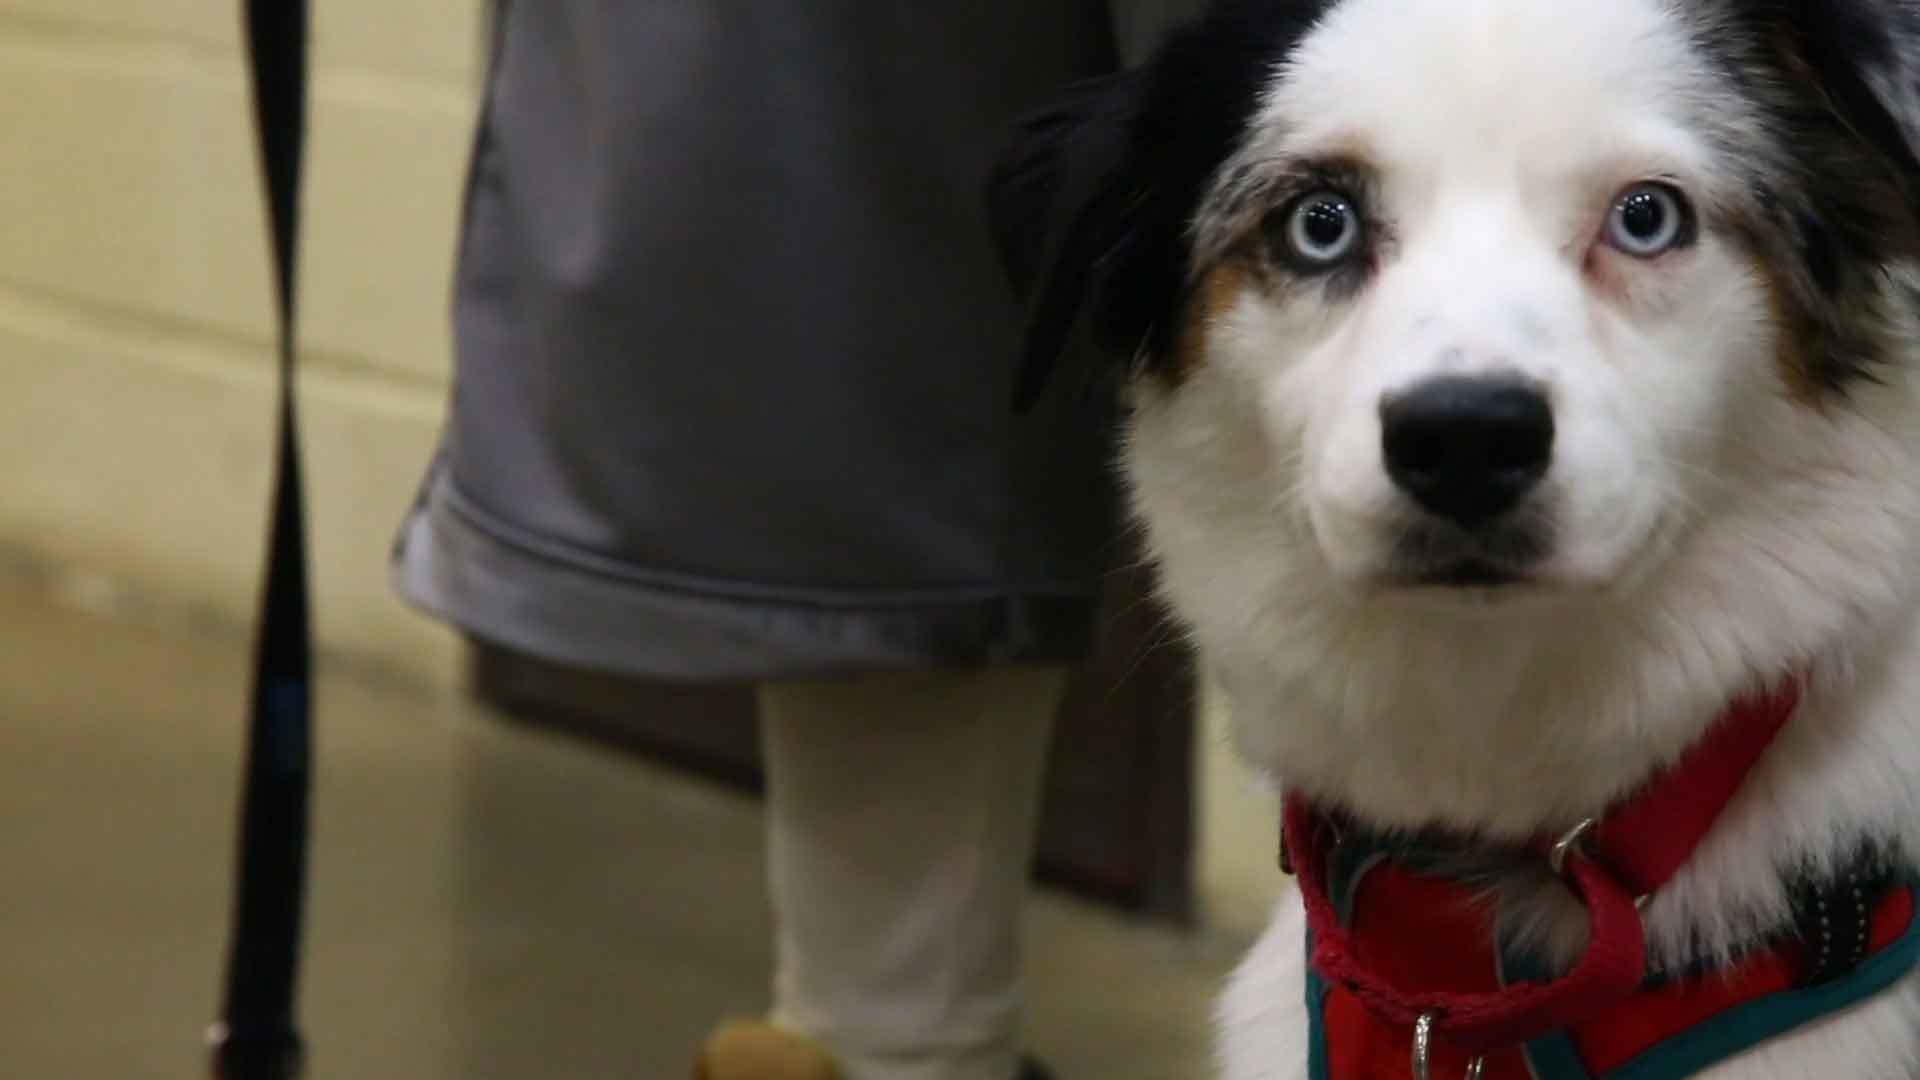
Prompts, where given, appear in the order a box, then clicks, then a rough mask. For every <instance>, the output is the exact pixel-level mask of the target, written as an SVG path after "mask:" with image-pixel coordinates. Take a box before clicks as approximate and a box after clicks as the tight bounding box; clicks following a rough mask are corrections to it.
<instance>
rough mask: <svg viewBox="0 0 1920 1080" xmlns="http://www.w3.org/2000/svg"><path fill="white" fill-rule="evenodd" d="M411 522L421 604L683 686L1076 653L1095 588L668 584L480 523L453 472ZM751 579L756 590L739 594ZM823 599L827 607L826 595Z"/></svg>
mask: <svg viewBox="0 0 1920 1080" xmlns="http://www.w3.org/2000/svg"><path fill="white" fill-rule="evenodd" d="M438 479H439V480H440V481H441V482H440V483H433V482H431V481H430V482H429V491H428V492H427V493H426V496H425V497H423V498H422V499H421V500H420V502H419V503H418V504H417V505H416V506H415V508H414V510H413V512H412V513H411V514H410V515H409V516H408V518H407V521H406V522H405V523H404V524H403V526H402V528H401V535H400V538H399V542H398V543H397V544H396V545H395V554H394V561H393V571H392V572H393V583H394V588H395V589H396V591H398V592H399V593H400V595H401V596H402V597H403V598H405V599H406V600H407V601H408V602H409V603H411V604H413V605H414V606H416V607H418V608H420V609H421V610H423V611H425V612H426V613H428V614H430V615H433V616H435V617H437V618H439V619H442V620H444V621H446V622H448V623H451V624H453V625H454V626H456V627H458V628H459V629H461V630H463V631H465V632H467V633H468V634H471V635H473V636H474V637H477V638H480V639H483V640H485V641H488V642H490V643H493V644H496V645H501V646H505V647H507V648H510V649H515V650H518V651H521V652H525V653H528V654H529V655H532V656H536V657H539V658H541V659H544V660H550V661H554V662H557V663H562V664H569V665H573V666H578V667H586V668H593V669H597V670H604V671H613V672H619V673H622V674H627V675H635V676H641V677H646V678H657V679H670V680H676V681H681V680H683V681H697V682H731V681H758V680H763V679H782V678H792V679H799V678H822V677H832V676H836V675H850V674H858V673H862V672H872V671H889V670H903V669H915V668H929V667H980V666H987V665H995V664H1026V663H1032V664H1043V663H1044V664H1057V663H1070V662H1073V661H1075V660H1078V659H1080V658H1081V657H1083V656H1084V655H1085V654H1086V652H1087V649H1088V647H1089V643H1090V638H1091V633H1092V622H1093V607H1094V598H1093V596H1092V595H1091V593H1090V592H1074V591H1070V590H1068V589H1064V588H1062V589H1037V590H1023V589H1017V588H1014V589H1005V590H1000V591H991V590H974V589H956V590H932V591H928V590H915V591H909V592H893V591H888V590H872V591H871V592H867V591H861V590H849V591H848V592H846V593H835V594H831V595H830V596H823V595H822V593H821V590H817V589H815V590H808V591H807V592H806V593H805V594H804V595H801V596H788V597H783V596H779V595H775V594H773V590H771V589H770V588H769V587H766V586H760V585H744V586H743V585H740V584H737V583H730V582H717V583H714V584H713V586H712V587H711V588H703V587H702V583H701V582H699V581H698V580H697V579H688V578H687V577H686V576H685V575H671V580H670V581H662V580H660V576H659V575H655V574H652V573H649V572H648V571H646V570H644V569H642V568H636V567H630V566H626V565H624V564H618V563H614V562H612V561H611V560H608V559H606V558H605V557H603V556H597V555H590V554H588V553H584V552H573V551H570V550H568V549H566V548H565V547H564V546H562V545H558V544H554V543H550V542H541V543H539V544H538V545H537V547H536V546H535V545H532V544H529V543H528V542H527V540H528V538H526V537H522V536H517V535H516V536H512V537H506V536H501V535H499V534H498V532H499V530H497V529H495V528H491V527H489V525H488V524H486V523H482V522H480V521H477V520H476V519H475V518H476V515H474V514H472V513H470V512H467V508H464V507H461V506H459V505H457V496H454V497H452V498H449V495H450V492H449V491H448V485H446V484H445V483H444V477H440V478H438ZM744 590H751V593H752V594H751V595H746V594H743V592H744ZM823 601H826V602H823Z"/></svg>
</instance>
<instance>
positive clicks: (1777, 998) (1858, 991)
mask: <svg viewBox="0 0 1920 1080" xmlns="http://www.w3.org/2000/svg"><path fill="white" fill-rule="evenodd" d="M1907 888H1909V889H1913V888H1914V885H1913V883H1912V882H1909V883H1908V884H1907ZM1917 898H1920V897H1917ZM1916 962H1920V911H1916V912H1915V915H1914V919H1913V921H1912V922H1910V923H1908V924H1907V929H1906V932H1905V933H1904V934H1901V935H1900V938H1899V940H1898V941H1895V942H1894V943H1893V944H1892V945H1889V946H1887V947H1886V948H1884V949H1882V950H1880V951H1879V952H1878V953H1876V954H1875V955H1873V956H1871V957H1869V958H1868V959H1867V960H1866V962H1864V963H1862V964H1861V965H1860V966H1859V967H1858V968H1856V969H1855V970H1854V972H1853V974H1851V975H1848V976H1847V977H1846V978H1844V979H1840V980H1837V981H1835V982H1830V983H1827V984H1826V985H1824V986H1810V987H1807V988H1805V989H1801V990H1785V991H1782V992H1780V993H1778V994H1770V995H1768V996H1767V997H1763V998H1760V999H1758V1000H1755V1001H1749V1002H1747V1003H1746V1004H1745V1005H1740V1006H1736V1007H1735V1008H1732V1009H1728V1010H1727V1011H1726V1012H1724V1013H1721V1014H1720V1015H1719V1016H1716V1017H1714V1018H1713V1019H1712V1020H1709V1021H1707V1022H1706V1023H1704V1024H1702V1025H1700V1026H1699V1027H1697V1028H1693V1029H1692V1030H1690V1031H1686V1032H1682V1033H1681V1034H1679V1035H1675V1036H1674V1037H1673V1038H1671V1039H1668V1040H1667V1041H1665V1042H1663V1043H1660V1044H1659V1045H1657V1046H1654V1047H1652V1048H1651V1049H1649V1050H1647V1052H1646V1053H1643V1054H1641V1055H1640V1056H1639V1057H1637V1058H1634V1059H1633V1060H1632V1061H1629V1062H1627V1063H1626V1064H1625V1065H1623V1066H1621V1067H1620V1068H1618V1069H1616V1070H1614V1071H1613V1072H1610V1073H1608V1074H1607V1075H1606V1077H1605V1080H1668V1078H1669V1077H1683V1076H1692V1075H1693V1074H1695V1073H1697V1072H1699V1071H1700V1070H1701V1069H1704V1068H1706V1067H1708V1066H1709V1065H1713V1064H1716V1063H1718V1062H1721V1061H1725V1060H1726V1059H1727V1058H1730V1057H1732V1056H1734V1055H1735V1054H1738V1053H1740V1052H1742V1051H1744V1050H1749V1049H1752V1048H1753V1047H1755V1046H1758V1045H1760V1044H1761V1043H1763V1042H1766V1041H1767V1040H1769V1039H1773V1038H1777V1037H1778V1036H1781V1035H1785V1034H1787V1033H1788V1032H1790V1031H1794V1030H1797V1029H1799V1028H1801V1027H1804V1026H1806V1025H1807V1024H1810V1023H1813V1022H1814V1021H1815V1020H1821V1019H1824V1018H1826V1017H1828V1016H1832V1015H1833V1014H1835V1013H1837V1012H1840V1011H1841V1010H1843V1009H1847V1008H1850V1007H1852V1006H1854V1005H1858V1004H1860V1003H1861V1002H1863V1001H1865V1000H1867V999H1868V998H1870V997H1872V996H1873V995H1875V994H1877V993H1879V992H1880V991H1882V990H1885V989H1886V988H1887V987H1889V986H1892V985H1893V984H1894V983H1895V982H1897V981H1899V979H1900V977H1901V976H1903V975H1905V974H1907V973H1908V972H1910V971H1912V970H1913V968H1914V964H1915V963H1916ZM1543 1080H1544V1078H1543Z"/></svg>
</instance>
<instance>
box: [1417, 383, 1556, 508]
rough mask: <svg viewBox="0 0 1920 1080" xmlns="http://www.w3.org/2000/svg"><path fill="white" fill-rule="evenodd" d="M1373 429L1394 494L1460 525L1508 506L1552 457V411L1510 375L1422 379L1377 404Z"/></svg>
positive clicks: (1537, 479)
mask: <svg viewBox="0 0 1920 1080" xmlns="http://www.w3.org/2000/svg"><path fill="white" fill-rule="evenodd" d="M1380 429H1381V440H1382V443H1383V446H1384V448H1385V450H1386V460H1387V475H1389V476H1391V477H1392V478H1393V482H1394V483H1395V484H1396V485H1398V486H1399V488H1400V490H1402V491H1404V492H1406V493H1407V494H1408V495H1410V496H1412V497H1413V500H1414V501H1415V502H1417V503H1419V504H1420V505H1421V506H1422V507H1425V508H1426V509H1427V510H1428V511H1430V512H1432V513H1434V514H1437V515H1439V516H1440V517H1443V518H1447V519H1448V520H1450V521H1455V522H1458V523H1459V524H1461V525H1464V526H1467V527H1468V528H1473V527H1476V526H1479V525H1483V524H1485V523H1486V522H1488V521H1490V520H1491V519H1493V518H1495V517H1498V516H1499V515H1501V514H1503V513H1505V512H1507V511H1508V510H1511V509H1513V507H1514V505H1515V504H1516V503H1518V502H1519V501H1520V499H1521V497H1522V496H1524V495H1526V493H1527V492H1528V491H1530V490H1532V489H1533V487H1534V485H1535V484H1538V483H1539V482H1540V478H1541V477H1542V476H1544V475H1546V472H1547V465H1548V464H1549V463H1550V462H1551V460H1552V458H1553V408H1552V406H1550V405H1549V404H1548V403H1547V399H1546V395H1544V394H1542V393H1541V392H1540V391H1539V389H1537V388H1536V387H1534V386H1533V385H1532V384H1530V383H1527V382H1524V381H1522V380H1520V379H1517V378H1511V377H1485V376H1482V377H1464V376H1445V377H1441V378H1436V379H1431V380H1428V381H1427V382H1423V383H1420V384H1419V385H1417V386H1415V387H1414V388H1413V389H1411V390H1409V391H1407V392H1406V393H1404V394H1398V395H1394V396H1391V397H1388V398H1386V399H1385V400H1383V401H1382V402H1381V403H1380Z"/></svg>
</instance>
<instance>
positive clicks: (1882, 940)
mask: <svg viewBox="0 0 1920 1080" xmlns="http://www.w3.org/2000/svg"><path fill="white" fill-rule="evenodd" d="M1873 900H1874V902H1873V904H1872V907H1871V912H1872V914H1871V917H1870V921H1869V922H1868V924H1867V926H1866V931H1867V941H1866V943H1865V946H1866V948H1865V952H1866V954H1867V955H1870V956H1873V955H1879V954H1880V953H1881V952H1882V951H1883V950H1886V949H1888V948H1890V947H1892V946H1893V945H1894V943H1895V942H1896V941H1897V940H1898V939H1900V938H1901V937H1902V936H1903V935H1904V934H1906V933H1907V931H1908V929H1909V927H1910V926H1911V924H1912V921H1913V918H1914V896H1913V892H1912V890H1911V889H1910V888H1908V887H1907V886H1905V885H1899V884H1896V885H1894V886H1892V887H1888V888H1884V889H1883V890H1882V891H1880V892H1879V895H1878V896H1877V897H1875V898H1873ZM1488 915H1489V912H1488V909H1487V907H1486V905H1485V904H1484V903H1481V902H1480V901H1479V898H1478V897H1476V896H1475V895H1474V892H1473V890H1472V889H1471V888H1468V887H1467V886H1464V885H1461V884H1459V883H1457V882H1454V881H1449V880H1446V879H1443V878H1436V877H1428V876H1424V875H1421V874H1418V873H1415V872H1412V871H1409V870H1407V869H1405V868H1403V867H1402V866H1399V865H1397V864H1395V863H1393V862H1385V863H1382V864H1380V865H1378V866H1376V867H1375V868H1374V869H1372V870H1371V871H1370V872H1368V873H1366V874H1365V875H1364V877H1362V878H1361V879H1360V881H1359V883H1358V885H1357V887H1356V889H1355V892H1354V895H1353V899H1352V909H1351V913H1350V918H1351V921H1352V923H1353V925H1355V926H1357V927H1358V928H1359V931H1358V935H1357V937H1356V939H1355V945H1356V947H1357V948H1358V949H1359V950H1360V956H1361V957H1362V959H1363V961H1364V962H1365V963H1366V964H1368V965H1369V966H1373V967H1376V968H1378V969H1380V970H1382V971H1386V972H1391V973H1392V974H1393V975H1394V976H1395V977H1396V978H1399V979H1402V980H1405V981H1409V982H1417V983H1418V984H1420V985H1424V986H1431V987H1439V988H1444V989H1447V990H1452V991H1455V992H1463V993H1464V992H1486V993H1492V992H1495V991H1497V990H1498V989H1499V986H1500V970H1499V962H1498V961H1497V960H1496V959H1495V955H1494V951H1495V950H1494V947H1493V944H1492V943H1493V928H1492V926H1491V924H1490V920H1489V918H1488ZM1814 951H1815V950H1814V948H1813V946H1812V945H1811V944H1810V943H1809V942H1807V941H1804V940H1801V939H1800V938H1798V937H1787V938H1783V939H1782V940H1781V941H1779V942H1778V943H1777V944H1775V945H1774V946H1773V947H1771V948H1767V949H1762V950H1759V951H1756V952H1754V953H1751V954H1749V955H1747V956H1746V957H1744V958H1742V959H1741V960H1739V961H1738V962H1736V963H1734V964H1733V965H1731V966H1729V967H1726V968H1721V969H1718V970H1714V971H1709V972H1701V973H1698V974H1693V975H1689V976H1687V977H1683V978H1675V979H1672V980H1668V981H1659V982H1655V983H1653V984H1648V985H1643V986H1642V987H1640V988H1639V989H1638V990H1636V991H1635V993H1634V994H1633V996H1632V997H1630V998H1628V999H1626V1000H1624V1001H1621V1002H1617V1003H1615V1004H1612V1005H1609V1006H1608V1007H1606V1008H1605V1009H1602V1010H1600V1011H1599V1012H1598V1013H1596V1014H1595V1015H1594V1016H1593V1017H1591V1018H1590V1019H1588V1020H1586V1021H1584V1022H1582V1023H1581V1024H1579V1025H1577V1026H1574V1027H1572V1028H1569V1029H1568V1030H1567V1035H1568V1038H1569V1041H1570V1046H1571V1048H1572V1050H1573V1051H1574V1052H1575V1053H1577V1055H1578V1057H1579V1060H1580V1064H1581V1066H1582V1068H1583V1070H1584V1075H1589V1076H1594V1077H1607V1076H1609V1075H1612V1074H1613V1073H1614V1072H1615V1070H1617V1069H1621V1068H1623V1067H1625V1066H1627V1065H1629V1064H1630V1063H1634V1062H1636V1061H1642V1062H1643V1061H1644V1055H1647V1054H1648V1053H1649V1052H1651V1051H1653V1050H1655V1048H1657V1047H1660V1046H1661V1045H1662V1044H1665V1043H1667V1042H1668V1040H1670V1039H1674V1038H1675V1037H1677V1036H1680V1035H1682V1034H1684V1033H1687V1032H1690V1031H1693V1030H1694V1029H1696V1028H1699V1027H1701V1026H1702V1025H1705V1024H1707V1023H1709V1022H1711V1021H1713V1020H1715V1019H1716V1018H1719V1017H1722V1016H1725V1015H1726V1014H1728V1013H1730V1012H1731V1011H1733V1010H1735V1009H1737V1008H1739V1007H1740V1006H1742V1005H1745V1004H1747V1003H1749V1002H1754V1001H1758V1000H1760V999H1763V998H1768V997H1771V996H1773V995H1778V994H1783V993H1785V992H1788V991H1791V990H1795V989H1797V988H1800V987H1803V986H1805V985H1806V980H1807V977H1808V975H1809V973H1810V972H1811V971H1812V970H1813V969H1814V968H1815V967H1816V957H1815V956H1814V955H1813V953H1814ZM1320 1023H1321V1029H1322V1032H1323V1038H1324V1041H1325V1047H1326V1070H1325V1076H1326V1077H1327V1078H1328V1080H1407V1074H1408V1070H1407V1062H1408V1056H1409V1052H1410V1051H1411V1049H1412V1045H1411V1044H1412V1038H1413V1029H1412V1027H1411V1025H1406V1024H1395V1023H1391V1022H1389V1021H1387V1020H1385V1019H1382V1018H1381V1017H1379V1016H1377V1015H1375V1014H1374V1013H1373V1012H1372V1011H1371V1010H1370V1009H1368V1008H1367V1006H1366V1005H1365V1004H1363V1003H1362V1002H1361V1001H1360V999H1359V998H1358V997H1356V996H1355V995H1354V994H1353V993H1352V992H1350V991H1348V990H1347V989H1346V988H1345V987H1334V988H1333V989H1331V990H1330V991H1329V992H1328V993H1327V995H1326V997H1325V999H1324V1001H1323V1002H1322V1004H1321V1010H1320ZM1476 1056H1479V1055H1475V1054H1471V1053H1469V1052H1467V1051H1465V1050H1462V1049H1460V1048H1459V1047H1457V1046H1454V1045H1451V1044H1447V1043H1440V1044H1438V1045H1436V1046H1435V1047H1434V1049H1433V1054H1432V1060H1431V1066H1432V1075H1433V1076H1434V1077H1436V1078H1446V1080H1452V1078H1455V1077H1462V1076H1467V1075H1468V1071H1467V1070H1468V1066H1469V1063H1470V1061H1471V1059H1472V1058H1473V1057H1476ZM1482 1068H1483V1071H1482V1072H1481V1073H1480V1078H1481V1080H1531V1078H1532V1076H1533V1073H1532V1071H1531V1070H1530V1068H1529V1066H1528V1063H1527V1061H1526V1059H1525V1058H1524V1057H1523V1056H1522V1054H1521V1052H1520V1050H1519V1049H1518V1048H1509V1049H1502V1050H1496V1051H1493V1052H1491V1053H1489V1054H1487V1055H1485V1060H1484V1063H1483V1066H1482ZM1548 1075H1553V1076H1560V1075H1564V1074H1562V1073H1560V1072H1551V1073H1549V1074H1548ZM1659 1075H1668V1074H1664V1073H1663V1074H1659ZM1673 1075H1678V1074H1673Z"/></svg>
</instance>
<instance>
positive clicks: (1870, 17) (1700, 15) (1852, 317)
mask: <svg viewBox="0 0 1920 1080" xmlns="http://www.w3.org/2000/svg"><path fill="white" fill-rule="evenodd" d="M1686 10H1687V12H1688V14H1689V15H1690V16H1691V17H1692V18H1693V19H1694V20H1695V22H1696V26H1697V28H1698V32H1697V34H1696V37H1695V45H1696V47H1697V48H1698V49H1699V50H1700V51H1701V52H1702V53H1703V54H1705V55H1707V56H1709V57H1711V58H1713V59H1714V60H1716V61H1717V62H1718V66H1719V67H1720V69H1721V71H1722V72H1723V73H1725V75H1726V76H1727V78H1728V79H1729V82H1730V91H1731V92H1735V93H1738V94H1740V95H1741V97H1742V98H1743V99H1744V100H1746V101H1747V102H1749V103H1750V104H1751V105H1753V106H1754V107H1755V108H1757V109H1758V110H1759V113H1760V117H1761V124H1762V127H1761V130H1759V131H1754V132H1747V133H1745V135H1744V137H1743V138H1741V139H1740V140H1738V141H1737V142H1735V143H1733V144H1730V145H1725V146H1722V147H1721V151H1722V153H1723V155H1724V156H1725V157H1726V159H1727V160H1728V161H1730V162H1732V163H1734V164H1735V165H1736V166H1737V167H1739V168H1742V169H1744V170H1746V172H1747V174H1748V175H1747V183H1748V185H1749V187H1750V188H1751V190H1753V191H1754V193H1755V199H1754V205H1753V208H1752V214H1751V217H1750V220H1748V221H1746V222H1743V223H1741V232H1742V239H1743V240H1744V242H1745V243H1746V245H1747V246H1748V247H1749V249H1750V250H1751V251H1752V253H1753V254H1754V256H1755V258H1756V259H1757V260H1759V261H1760V262H1761V263H1762V264H1763V265H1765V266H1766V267H1767V268H1768V269H1769V272H1770V276H1771V277H1772V279H1773V284H1774V287H1775V291H1776V293H1777V294H1778V295H1779V299H1780V301H1781V303H1782V307H1783V311H1782V316H1783V318H1784V319H1785V320H1786V322H1787V327H1786V329H1787V331H1788V333H1789V334H1790V335H1791V337H1792V338H1793V340H1792V342H1791V348H1792V355H1791V357H1790V358H1788V359H1787V364H1788V368H1789V374H1790V376H1791V377H1792V378H1793V379H1794V381H1795V382H1796V383H1797V384H1798V385H1799V386H1800V387H1801V388H1802V389H1803V390H1804V391H1805V392H1807V393H1808V394H1809V395H1825V394H1830V393H1834V392H1839V391H1843V390H1844V389H1845V387H1846V386H1847V385H1848V384H1850V383H1852V382H1854V381H1856V380H1858V379H1861V378H1871V377H1872V376H1873V374H1874V370H1875V368H1876V367H1877V366H1879V364H1880V363H1881V362H1882V361H1883V360H1884V359H1885V355H1884V354H1885V353H1886V352H1887V349H1886V343H1885V340H1884V334H1883V332H1882V331H1883V330H1884V328H1885V327H1887V326H1888V325H1889V324H1890V322H1891V313H1890V312H1889V311H1888V306H1889V305H1893V304H1902V305H1904V304H1907V303H1910V302H1911V299H1910V298H1908V297H1905V296H1901V295H1898V294H1897V292H1896V291H1895V290H1894V289H1892V288H1890V287H1889V284H1888V281H1887V279H1886V274H1885V269H1886V267H1887V266H1888V265H1889V264H1891V263H1894V262H1896V261H1900V260H1903V259H1911V258H1913V257H1914V256H1916V255H1920V219H1916V214H1915V210H1916V194H1920V159H1916V158H1915V156H1914V152H1913V149H1912V148H1913V146H1914V145H1915V133H1916V132H1917V131H1920V115H1915V114H1914V112H1913V108H1912V105H1911V104H1910V103H1909V100H1908V99H1909V98H1910V97H1911V96H1912V90H1913V89H1915V88H1913V87H1911V86H1910V85H1909V84H1910V82H1911V78H1912V76H1911V75H1910V74H1908V72H1909V71H1910V70H1915V71H1920V68H1916V67H1915V63H1916V61H1917V60H1920V11H1917V9H1916V6H1915V5H1914V4H1913V3H1911V2H1903V0H1696V2H1695V3H1693V4H1690V5H1688V6H1687V8H1686ZM1902 87H1907V88H1908V93H1904V94H1903V93H1900V92H1899V90H1900V89H1901V88H1902Z"/></svg>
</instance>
